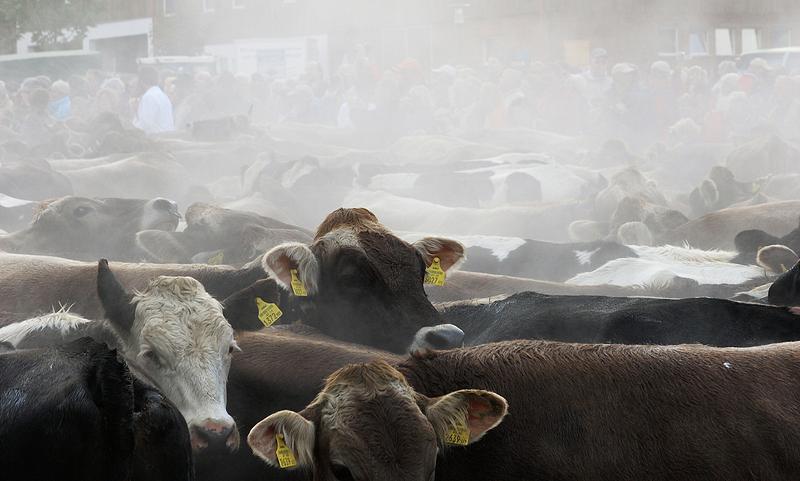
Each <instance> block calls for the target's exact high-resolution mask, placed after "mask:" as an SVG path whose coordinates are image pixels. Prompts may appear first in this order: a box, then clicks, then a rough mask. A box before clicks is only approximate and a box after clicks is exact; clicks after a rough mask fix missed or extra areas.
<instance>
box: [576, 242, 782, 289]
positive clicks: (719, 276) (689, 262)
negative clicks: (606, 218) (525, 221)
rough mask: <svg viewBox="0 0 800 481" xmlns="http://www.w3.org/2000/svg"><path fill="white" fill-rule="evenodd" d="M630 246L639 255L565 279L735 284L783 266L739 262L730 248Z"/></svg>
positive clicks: (633, 283)
mask: <svg viewBox="0 0 800 481" xmlns="http://www.w3.org/2000/svg"><path fill="white" fill-rule="evenodd" d="M631 249H632V250H633V251H634V252H635V253H636V254H637V255H636V257H624V258H618V259H612V260H610V261H609V262H608V263H606V264H604V265H603V266H601V267H599V268H597V269H595V270H593V271H591V272H582V273H580V274H577V275H576V276H574V277H572V278H571V279H568V280H567V281H565V283H566V284H573V285H584V286H585V285H617V286H636V285H643V286H658V285H659V284H670V283H672V282H673V281H674V279H677V278H680V279H690V280H692V281H695V282H697V283H698V284H706V285H708V284H730V285H735V284H743V283H746V282H748V281H752V280H755V279H759V278H761V279H764V280H766V276H767V275H768V274H780V273H781V272H783V269H780V267H775V266H773V265H771V264H772V263H768V262H767V263H760V264H759V265H749V264H748V265H745V264H743V263H736V262H735V261H736V260H737V259H738V257H739V256H738V255H737V254H736V253H735V252H729V251H719V250H711V251H708V250H701V249H692V248H690V247H677V246H670V245H665V246H660V247H647V246H631ZM775 250H777V249H775ZM775 250H773V252H775ZM795 257H796V256H795ZM792 263H793V262H792Z"/></svg>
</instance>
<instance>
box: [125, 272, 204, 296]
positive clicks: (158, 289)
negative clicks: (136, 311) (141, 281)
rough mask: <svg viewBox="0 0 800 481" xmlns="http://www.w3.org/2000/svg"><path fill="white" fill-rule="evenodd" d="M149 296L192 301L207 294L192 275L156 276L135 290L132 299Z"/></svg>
mask: <svg viewBox="0 0 800 481" xmlns="http://www.w3.org/2000/svg"><path fill="white" fill-rule="evenodd" d="M149 296H159V297H164V296H168V297H174V298H176V299H177V300H179V301H192V300H195V299H196V298H197V296H204V297H205V296H208V297H210V296H209V295H208V294H207V293H206V290H205V288H204V287H203V284H201V283H200V281H198V280H197V279H195V278H193V277H175V276H158V277H156V278H155V279H153V280H151V281H150V282H149V283H148V284H147V286H146V287H145V288H144V289H142V290H137V291H135V295H134V301H137V300H141V299H142V298H146V297H149Z"/></svg>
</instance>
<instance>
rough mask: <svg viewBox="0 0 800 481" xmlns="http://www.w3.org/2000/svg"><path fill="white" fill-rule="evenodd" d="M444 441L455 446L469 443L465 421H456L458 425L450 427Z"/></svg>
mask: <svg viewBox="0 0 800 481" xmlns="http://www.w3.org/2000/svg"><path fill="white" fill-rule="evenodd" d="M445 442H446V443H447V444H454V445H456V446H466V445H467V444H469V428H468V427H467V423H465V422H463V421H462V422H460V423H458V426H454V427H452V428H450V431H448V433H447V436H446V437H445Z"/></svg>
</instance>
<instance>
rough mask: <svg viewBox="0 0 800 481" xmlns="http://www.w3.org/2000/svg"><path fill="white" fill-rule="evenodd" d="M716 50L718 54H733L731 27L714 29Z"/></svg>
mask: <svg viewBox="0 0 800 481" xmlns="http://www.w3.org/2000/svg"><path fill="white" fill-rule="evenodd" d="M714 52H715V53H716V54H717V55H722V56H733V32H731V29H729V28H717V29H714Z"/></svg>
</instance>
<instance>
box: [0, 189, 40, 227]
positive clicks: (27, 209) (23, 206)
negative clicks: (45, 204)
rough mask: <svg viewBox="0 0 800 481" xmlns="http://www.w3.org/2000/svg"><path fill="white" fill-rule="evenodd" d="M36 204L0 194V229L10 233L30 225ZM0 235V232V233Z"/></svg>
mask: <svg viewBox="0 0 800 481" xmlns="http://www.w3.org/2000/svg"><path fill="white" fill-rule="evenodd" d="M38 205H39V203H38V202H35V201H31V200H25V199H17V198H15V197H11V196H8V195H5V194H2V193H0V229H2V230H4V231H6V232H12V231H15V230H18V229H22V228H23V227H25V226H26V225H28V224H29V223H30V220H31V217H32V216H33V213H34V211H35V209H36V207H37V206H38ZM0 234H2V232H0Z"/></svg>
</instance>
